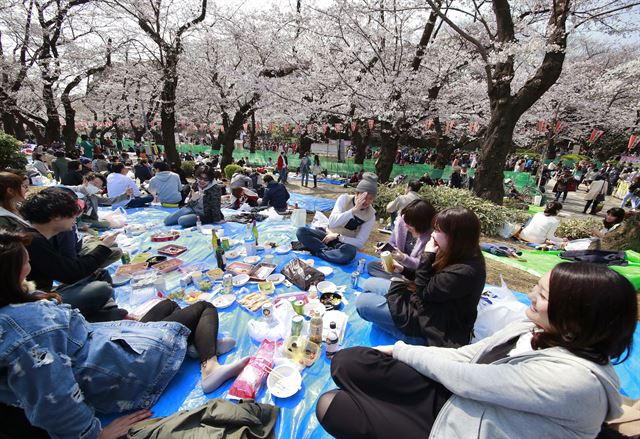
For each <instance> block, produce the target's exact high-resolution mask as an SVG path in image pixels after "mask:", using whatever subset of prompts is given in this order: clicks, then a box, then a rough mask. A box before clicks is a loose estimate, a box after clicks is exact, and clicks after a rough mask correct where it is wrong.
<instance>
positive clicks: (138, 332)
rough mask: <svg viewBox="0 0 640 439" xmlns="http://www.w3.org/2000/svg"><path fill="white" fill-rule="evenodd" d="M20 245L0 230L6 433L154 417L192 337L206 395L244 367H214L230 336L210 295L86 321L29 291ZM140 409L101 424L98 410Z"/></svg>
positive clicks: (79, 433) (74, 434)
mask: <svg viewBox="0 0 640 439" xmlns="http://www.w3.org/2000/svg"><path fill="white" fill-rule="evenodd" d="M25 245H28V236H24V235H17V234H14V233H10V232H7V231H0V274H1V275H0V284H1V286H2V291H3V294H2V297H1V298H0V330H1V331H2V339H1V340H0V370H2V371H3V374H2V375H1V376H0V389H2V392H0V403H1V404H0V413H2V419H3V433H8V434H9V436H10V437H23V438H33V437H43V431H42V430H44V432H46V434H47V435H48V436H46V437H49V436H50V437H58V438H62V437H64V438H116V437H121V436H123V435H126V431H127V429H128V426H130V425H132V424H133V423H135V422H137V421H139V420H142V419H145V418H148V417H149V416H151V415H152V412H150V411H149V408H150V407H151V406H153V405H154V404H155V403H156V402H157V401H158V399H159V397H160V395H161V394H162V392H163V390H164V389H165V388H166V386H167V384H169V382H170V381H171V379H172V378H173V377H174V375H175V374H176V372H177V371H178V369H179V368H180V366H181V364H182V362H183V359H184V358H185V352H186V351H187V345H188V344H189V343H192V344H193V345H195V350H196V351H197V355H198V356H199V358H200V362H201V385H202V390H203V391H204V392H211V391H213V390H215V389H217V388H218V387H220V386H221V385H222V384H223V383H224V382H225V381H227V380H228V379H230V378H232V377H234V376H236V375H237V374H238V373H239V372H240V371H241V370H242V369H243V367H244V366H245V365H246V363H247V360H248V358H242V359H240V360H238V361H235V362H233V363H230V364H225V365H221V364H219V362H218V356H219V355H221V354H223V353H225V352H227V351H229V350H231V349H233V347H234V345H235V341H234V340H233V339H229V338H226V339H223V340H222V341H220V342H219V341H218V340H217V338H218V329H219V324H218V312H217V310H216V308H215V307H214V306H213V305H212V304H210V303H208V302H198V303H196V304H193V305H190V306H188V307H186V308H184V309H180V308H179V306H178V305H177V304H175V303H174V302H171V301H169V300H163V301H161V302H159V303H157V304H156V305H155V306H154V307H153V308H152V309H151V310H150V311H149V312H147V313H146V314H145V315H144V316H143V317H142V318H141V319H140V321H139V322H137V321H123V322H119V323H118V326H113V325H105V324H93V323H87V321H86V320H85V318H84V317H83V315H82V314H80V313H79V312H78V311H77V310H74V309H72V308H70V307H69V305H66V304H61V303H60V302H61V299H60V296H59V295H58V294H54V293H43V292H33V291H31V290H29V289H28V285H27V284H26V283H25V279H26V277H27V276H28V275H29V272H30V266H29V258H28V257H27V252H26V251H25ZM62 301H64V299H62ZM17 305H19V306H17ZM155 322H158V323H155ZM18 407H19V408H18ZM138 409H143V410H142V411H139V412H135V413H133V414H129V415H127V416H126V417H124V418H120V419H118V420H116V421H114V422H113V423H111V424H108V425H106V426H104V427H102V426H101V424H100V421H99V420H98V418H97V417H96V415H95V412H96V411H97V412H100V413H118V412H123V411H130V410H138Z"/></svg>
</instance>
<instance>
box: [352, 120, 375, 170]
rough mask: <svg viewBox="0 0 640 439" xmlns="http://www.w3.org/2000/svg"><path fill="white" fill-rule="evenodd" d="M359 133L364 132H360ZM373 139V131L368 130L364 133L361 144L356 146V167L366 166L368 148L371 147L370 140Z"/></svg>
mask: <svg viewBox="0 0 640 439" xmlns="http://www.w3.org/2000/svg"><path fill="white" fill-rule="evenodd" d="M357 132H358V133H363V131H360V130H358V131H357ZM370 139H371V130H370V129H369V128H367V130H366V131H364V135H363V136H362V137H361V140H360V144H359V145H356V156H355V157H354V160H353V161H354V163H355V164H356V165H364V160H365V159H366V158H367V147H368V146H369V140H370Z"/></svg>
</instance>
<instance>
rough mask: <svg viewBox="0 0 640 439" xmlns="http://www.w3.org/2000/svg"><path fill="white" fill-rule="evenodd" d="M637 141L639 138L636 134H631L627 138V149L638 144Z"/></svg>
mask: <svg viewBox="0 0 640 439" xmlns="http://www.w3.org/2000/svg"><path fill="white" fill-rule="evenodd" d="M638 141H640V138H638V136H637V135H636V134H632V135H631V137H630V138H629V145H628V148H629V151H631V150H632V149H633V148H635V146H636V145H637V144H638Z"/></svg>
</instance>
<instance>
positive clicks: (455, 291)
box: [356, 207, 486, 347]
mask: <svg viewBox="0 0 640 439" xmlns="http://www.w3.org/2000/svg"><path fill="white" fill-rule="evenodd" d="M433 229H434V231H433V233H432V235H431V240H430V241H429V242H428V243H427V245H426V246H425V253H424V255H423V257H422V260H421V262H420V265H419V266H418V268H417V270H416V271H415V272H413V271H411V270H409V269H407V268H406V267H403V266H402V265H400V264H398V263H396V262H394V269H393V270H394V271H395V272H397V273H398V274H399V275H400V274H402V275H403V276H404V278H401V277H397V278H393V279H392V280H391V281H389V280H386V279H380V278H370V279H367V280H366V281H365V282H364V283H363V289H364V290H365V291H371V292H365V293H362V294H361V295H360V296H358V299H357V301H356V310H357V311H358V314H359V315H360V317H362V318H363V319H365V320H367V321H370V322H373V323H375V324H376V325H377V326H378V327H379V328H381V329H382V330H384V331H386V332H388V333H389V334H391V335H392V336H394V337H396V338H398V339H400V340H404V341H407V342H410V343H413V344H427V345H429V346H444V347H457V346H463V345H466V344H468V343H469V341H470V340H471V331H472V330H473V325H474V323H475V321H476V316H477V306H478V302H479V300H480V295H481V294H482V290H483V288H484V284H485V280H486V269H485V264H484V258H483V257H482V253H481V251H480V246H479V241H480V221H479V220H478V217H477V216H476V215H475V214H474V213H473V212H472V211H471V210H469V209H466V208H464V207H453V208H449V209H446V210H444V211H442V212H440V213H439V214H438V215H437V216H436V218H435V220H434V226H433ZM409 279H411V280H409Z"/></svg>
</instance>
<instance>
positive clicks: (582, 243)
mask: <svg viewBox="0 0 640 439" xmlns="http://www.w3.org/2000/svg"><path fill="white" fill-rule="evenodd" d="M593 241H595V239H593V238H584V239H574V240H573V241H569V242H568V243H567V245H566V246H565V247H564V249H565V250H567V251H570V250H588V249H589V246H590V245H591V244H592V243H593Z"/></svg>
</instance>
